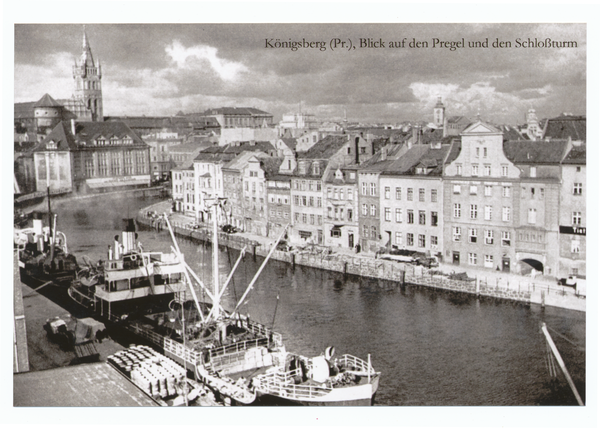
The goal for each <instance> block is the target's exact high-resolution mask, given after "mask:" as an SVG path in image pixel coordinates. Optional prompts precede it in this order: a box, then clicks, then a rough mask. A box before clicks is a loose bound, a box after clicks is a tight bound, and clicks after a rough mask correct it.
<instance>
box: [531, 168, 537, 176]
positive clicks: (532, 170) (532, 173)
mask: <svg viewBox="0 0 600 428" xmlns="http://www.w3.org/2000/svg"><path fill="white" fill-rule="evenodd" d="M529 176H530V177H537V168H536V167H535V166H532V167H531V168H529Z"/></svg>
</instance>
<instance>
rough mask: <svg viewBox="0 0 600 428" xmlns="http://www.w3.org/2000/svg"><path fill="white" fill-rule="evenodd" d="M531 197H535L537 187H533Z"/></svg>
mask: <svg viewBox="0 0 600 428" xmlns="http://www.w3.org/2000/svg"><path fill="white" fill-rule="evenodd" d="M531 199H535V187H532V188H531Z"/></svg>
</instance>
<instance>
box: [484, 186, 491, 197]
mask: <svg viewBox="0 0 600 428" xmlns="http://www.w3.org/2000/svg"><path fill="white" fill-rule="evenodd" d="M483 194H484V195H485V196H492V186H485V187H484V190H483Z"/></svg>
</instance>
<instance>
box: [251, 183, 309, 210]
mask: <svg viewBox="0 0 600 428" xmlns="http://www.w3.org/2000/svg"><path fill="white" fill-rule="evenodd" d="M246 184H248V183H246ZM294 205H296V206H298V205H300V196H298V195H294Z"/></svg>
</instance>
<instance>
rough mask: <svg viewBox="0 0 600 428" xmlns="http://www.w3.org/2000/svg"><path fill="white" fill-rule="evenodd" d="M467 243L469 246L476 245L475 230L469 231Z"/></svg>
mask: <svg viewBox="0 0 600 428" xmlns="http://www.w3.org/2000/svg"><path fill="white" fill-rule="evenodd" d="M469 242H470V243H471V244H476V243H477V229H469Z"/></svg>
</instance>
